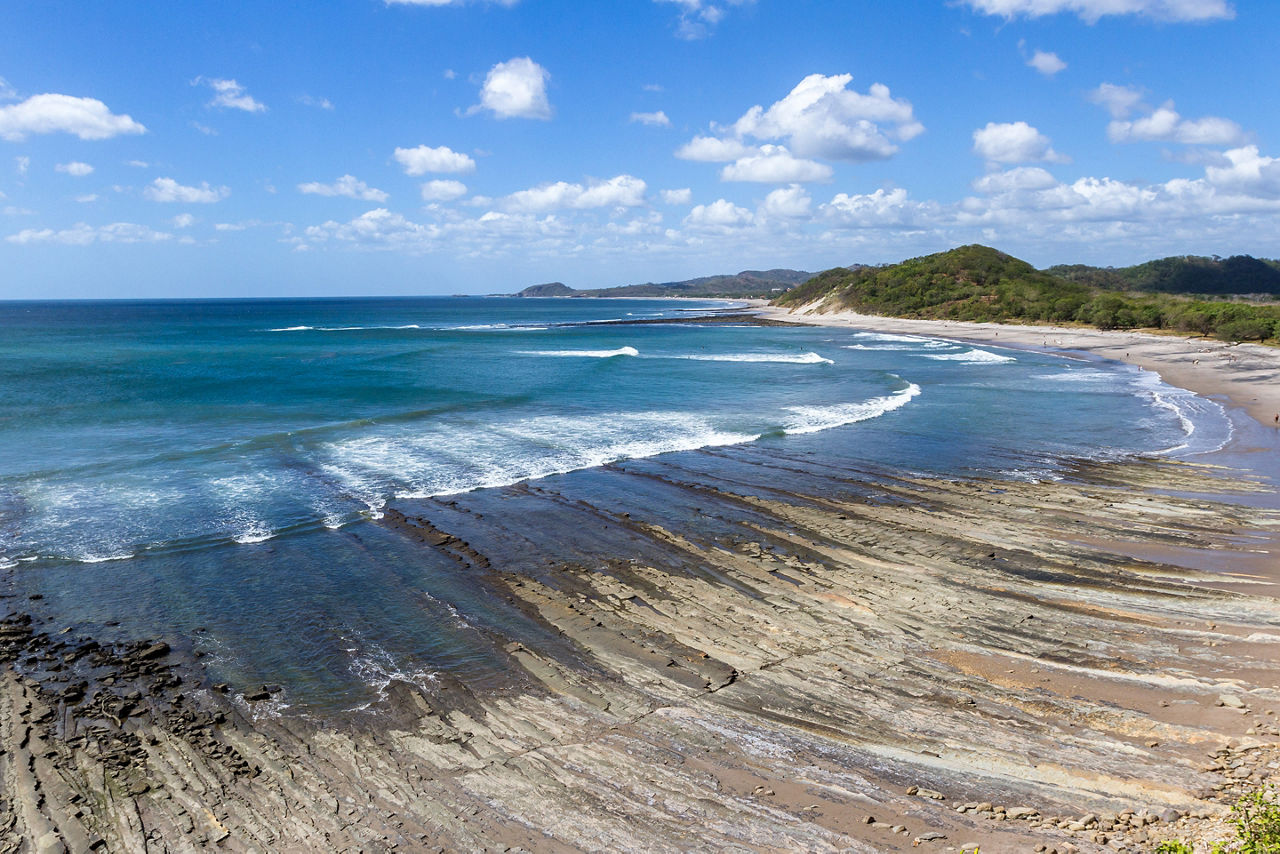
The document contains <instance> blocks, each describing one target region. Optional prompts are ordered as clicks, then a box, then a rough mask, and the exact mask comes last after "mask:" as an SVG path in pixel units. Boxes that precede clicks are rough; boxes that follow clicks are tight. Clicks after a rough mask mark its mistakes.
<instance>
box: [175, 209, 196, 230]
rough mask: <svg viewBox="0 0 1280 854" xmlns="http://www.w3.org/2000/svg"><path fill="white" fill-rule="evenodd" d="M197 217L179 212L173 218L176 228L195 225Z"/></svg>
mask: <svg viewBox="0 0 1280 854" xmlns="http://www.w3.org/2000/svg"><path fill="white" fill-rule="evenodd" d="M195 222H196V218H195V217H194V216H192V215H191V214H189V213H184V214H178V215H177V216H175V217H174V218H173V227H174V228H190V227H191V226H193V225H195Z"/></svg>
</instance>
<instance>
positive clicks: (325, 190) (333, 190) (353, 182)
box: [298, 175, 387, 202]
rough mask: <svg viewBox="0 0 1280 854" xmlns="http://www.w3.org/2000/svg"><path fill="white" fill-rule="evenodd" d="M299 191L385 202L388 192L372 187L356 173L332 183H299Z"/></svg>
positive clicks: (317, 194) (315, 194)
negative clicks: (358, 177)
mask: <svg viewBox="0 0 1280 854" xmlns="http://www.w3.org/2000/svg"><path fill="white" fill-rule="evenodd" d="M298 191H299V192H301V193H307V194H309V195H314V196H346V197H347V198H349V199H363V200H364V201H366V202H385V201H386V200H387V194H386V193H384V192H383V191H382V190H378V189H375V188H373V187H370V186H369V185H368V184H366V183H365V182H364V181H361V180H358V179H357V178H356V176H354V175H343V176H342V177H341V178H339V179H338V180H336V181H334V182H333V183H332V184H321V183H320V182H318V181H312V182H310V183H307V184H299V185H298Z"/></svg>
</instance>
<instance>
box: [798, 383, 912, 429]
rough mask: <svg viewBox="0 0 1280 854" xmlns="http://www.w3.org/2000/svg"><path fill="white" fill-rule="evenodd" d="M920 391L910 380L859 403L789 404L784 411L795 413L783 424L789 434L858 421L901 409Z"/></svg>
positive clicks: (841, 425) (840, 425)
mask: <svg viewBox="0 0 1280 854" xmlns="http://www.w3.org/2000/svg"><path fill="white" fill-rule="evenodd" d="M919 394H920V386H918V385H916V384H915V383H909V384H908V385H907V387H906V388H903V389H899V390H898V391H895V392H894V393H893V394H888V395H885V396H883V397H873V398H872V399H871V400H865V401H862V402H861V403H841V404H836V405H834V406H789V407H787V411H788V412H791V413H792V414H793V415H794V416H795V417H794V418H792V419H790V420H789V421H787V422H786V423H785V424H784V425H783V429H784V430H785V431H786V432H787V433H788V434H790V435H793V436H795V435H801V434H804V433H817V432H819V431H821V430H830V429H831V428H833V427H843V426H844V425H846V424H856V423H858V422H859V421H869V420H870V419H872V418H878V417H880V416H881V415H884V414H885V413H887V412H892V411H893V410H895V409H901V408H902V407H904V406H906V405H907V404H908V403H910V402H911V401H912V399H913V398H915V397H916V396H917V395H919Z"/></svg>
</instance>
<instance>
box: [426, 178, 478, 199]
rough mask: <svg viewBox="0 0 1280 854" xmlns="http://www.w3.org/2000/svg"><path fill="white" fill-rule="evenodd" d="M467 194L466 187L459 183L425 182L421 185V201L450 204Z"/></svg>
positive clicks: (445, 181) (443, 181) (444, 181)
mask: <svg viewBox="0 0 1280 854" xmlns="http://www.w3.org/2000/svg"><path fill="white" fill-rule="evenodd" d="M466 194H467V185H466V184H464V183H462V182H461V181H448V180H439V181H427V182H426V183H425V184H423V185H422V199H423V201H427V202H451V201H453V200H454V199H460V198H462V197H463V196H465V195H466Z"/></svg>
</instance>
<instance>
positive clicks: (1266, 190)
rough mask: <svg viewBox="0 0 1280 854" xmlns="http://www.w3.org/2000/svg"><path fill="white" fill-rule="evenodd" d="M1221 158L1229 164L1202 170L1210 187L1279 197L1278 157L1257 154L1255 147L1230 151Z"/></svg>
mask: <svg viewBox="0 0 1280 854" xmlns="http://www.w3.org/2000/svg"><path fill="white" fill-rule="evenodd" d="M1224 156H1225V157H1226V159H1227V162H1228V165H1222V166H1212V165H1211V166H1206V167H1205V177H1206V178H1207V179H1208V181H1209V183H1210V184H1212V185H1214V186H1215V187H1221V188H1223V189H1226V190H1230V191H1234V192H1238V193H1244V194H1247V195H1256V196H1264V197H1266V198H1271V199H1274V198H1280V158H1277V157H1266V156H1263V155H1260V154H1259V153H1258V146H1256V145H1246V146H1244V147H1243V148H1233V149H1231V150H1230V151H1227V152H1224Z"/></svg>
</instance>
